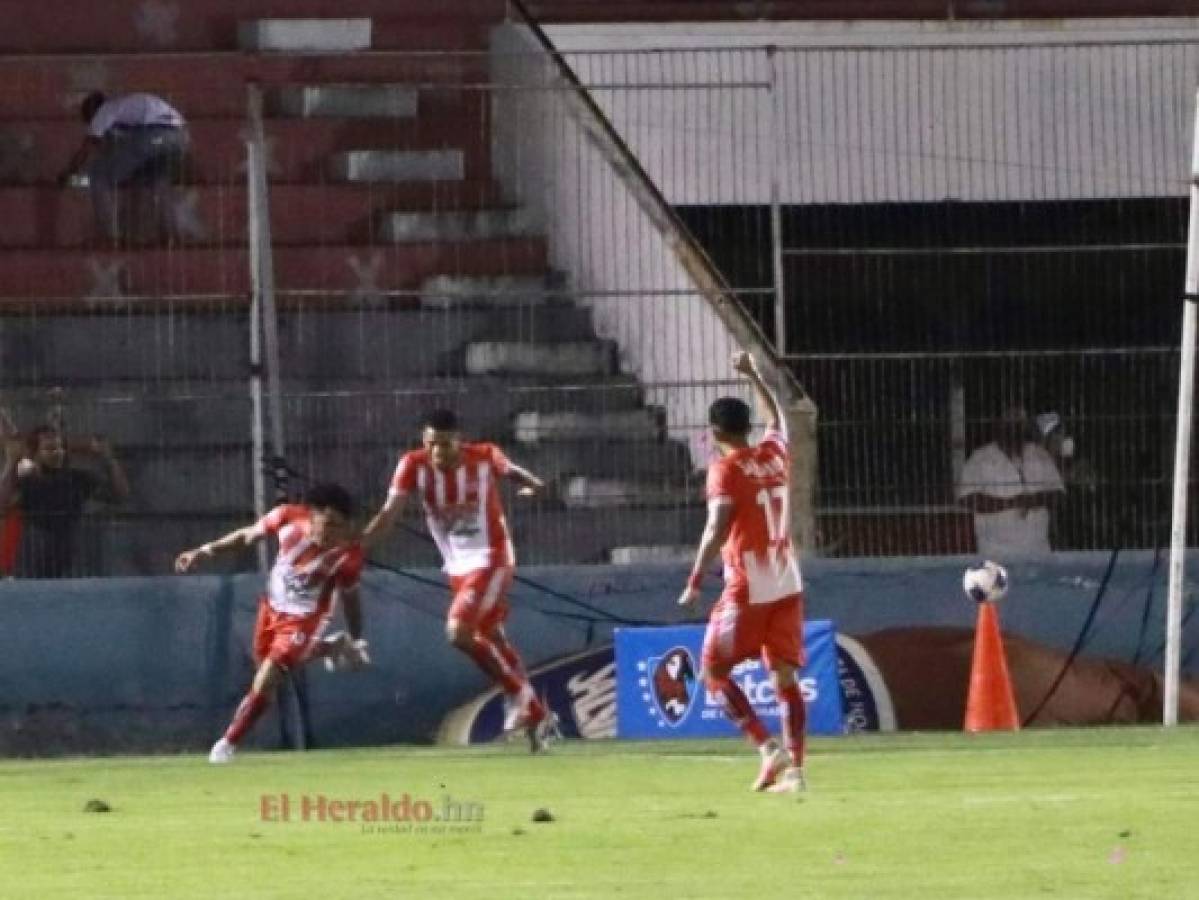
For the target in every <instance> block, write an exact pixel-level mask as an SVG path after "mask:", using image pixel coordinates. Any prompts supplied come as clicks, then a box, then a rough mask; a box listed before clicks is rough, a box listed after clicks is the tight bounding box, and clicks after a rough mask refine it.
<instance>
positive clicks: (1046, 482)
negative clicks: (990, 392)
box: [957, 406, 1065, 561]
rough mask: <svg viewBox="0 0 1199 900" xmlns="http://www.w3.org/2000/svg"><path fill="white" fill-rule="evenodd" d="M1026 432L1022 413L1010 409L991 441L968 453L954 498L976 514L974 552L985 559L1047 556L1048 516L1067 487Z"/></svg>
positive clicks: (1019, 408) (1040, 447) (1045, 453)
mask: <svg viewBox="0 0 1199 900" xmlns="http://www.w3.org/2000/svg"><path fill="white" fill-rule="evenodd" d="M1028 430H1029V422H1028V417H1027V415H1026V414H1025V412H1024V410H1023V409H1022V408H1021V407H1019V406H1013V407H1009V408H1008V410H1007V411H1006V412H1005V413H1004V415H1003V419H1002V420H1001V421H1000V423H999V429H998V433H997V434H996V438H995V440H994V441H992V442H991V443H989V444H984V445H983V446H981V447H979V448H978V449H977V450H975V451H974V452H973V453H971V454H970V458H969V459H967V460H966V465H965V466H964V467H963V468H962V475H961V480H960V482H959V484H958V490H957V494H958V499H959V500H961V501H962V502H963V503H964V504H965V505H966V506H967V507H969V508H970V510H971V511H972V512H973V513H974V538H975V543H976V545H977V546H976V549H977V550H978V553H979V554H981V555H982V556H985V557H987V558H988V559H995V560H1001V561H1002V560H1007V559H1011V558H1013V557H1028V556H1043V555H1045V554H1048V553H1049V552H1050V547H1049V512H1050V509H1051V507H1052V506H1053V504H1054V503H1055V501H1056V500H1057V498H1058V496H1059V495H1061V494H1062V493H1063V492H1064V491H1065V485H1064V484H1063V483H1062V476H1061V473H1059V472H1058V470H1057V466H1056V465H1054V462H1053V457H1051V456H1050V455H1049V452H1048V451H1047V450H1045V448H1044V447H1042V446H1041V445H1040V444H1038V443H1036V442H1035V441H1032V440H1030V439H1029V431H1028Z"/></svg>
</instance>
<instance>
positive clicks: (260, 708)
mask: <svg viewBox="0 0 1199 900" xmlns="http://www.w3.org/2000/svg"><path fill="white" fill-rule="evenodd" d="M270 704H271V698H270V695H269V694H259V693H257V692H256V691H253V690H251V691H250V692H249V693H248V694H246V696H245V697H243V698H242V701H241V703H239V704H238V706H237V712H235V713H234V714H233V721H232V722H230V723H229V727H228V728H227V729H225V740H227V741H228V742H229V743H230V744H236V743H237V742H238V741H240V740H241V739H242V737H243V736H244V735H245V733H246V732H247V731H249V730H250V728H251V727H252V726H253V725H254V723H255V722H257V721H258V719H259V718H260V717H261V716H262V714H263V713H264V712H266V708H267V707H268V706H270Z"/></svg>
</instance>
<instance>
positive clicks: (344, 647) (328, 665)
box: [321, 631, 350, 672]
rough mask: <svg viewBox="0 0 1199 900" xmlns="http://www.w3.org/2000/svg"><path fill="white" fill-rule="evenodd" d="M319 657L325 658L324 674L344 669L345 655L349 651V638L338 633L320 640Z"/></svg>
mask: <svg viewBox="0 0 1199 900" xmlns="http://www.w3.org/2000/svg"><path fill="white" fill-rule="evenodd" d="M321 648H322V653H321V655H322V656H323V657H324V658H325V671H326V672H340V671H341V670H342V669H344V668H345V667H346V654H347V653H348V652H349V649H350V636H349V634H347V633H346V632H344V631H338V632H335V633H333V634H331V635H329V636H328V637H326V638H322V639H321Z"/></svg>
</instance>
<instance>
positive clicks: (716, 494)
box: [707, 429, 803, 603]
mask: <svg viewBox="0 0 1199 900" xmlns="http://www.w3.org/2000/svg"><path fill="white" fill-rule="evenodd" d="M788 464H789V458H788V453H787V439H786V436H785V435H784V434H783V433H782V432H780V431H777V430H774V429H767V431H766V434H765V435H764V436H763V438H762V441H761V443H759V444H758V445H757V446H754V447H744V448H742V449H739V450H736V451H734V452H733V453H730V454H729V455H728V456H725V457H724V458H722V459H720V460H718V461H716V462H715V463H713V464H712V465H711V466H710V467H709V468H708V484H707V496H708V503H709V504H714V503H718V504H729V505H731V506H732V521H731V528H730V531H729V536H728V539H727V540H726V541H725V543H724V547H723V548H721V557H722V558H723V560H724V580H725V596H727V597H730V598H732V599H733V600H734V601H735V602H737V603H771V602H773V601H775V600H781V599H782V598H784V597H790V596H792V595H794V594H798V593H800V592H801V591H802V590H803V581H802V579H801V578H800V574H799V566H798V564H797V563H796V561H795V556H794V554H793V552H792V549H791V528H790V524H791V515H790V498H789V493H790V488H789V481H790V479H789V475H788Z"/></svg>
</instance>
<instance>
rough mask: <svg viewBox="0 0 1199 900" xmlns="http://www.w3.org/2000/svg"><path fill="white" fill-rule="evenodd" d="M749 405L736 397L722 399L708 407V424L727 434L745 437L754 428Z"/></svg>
mask: <svg viewBox="0 0 1199 900" xmlns="http://www.w3.org/2000/svg"><path fill="white" fill-rule="evenodd" d="M750 418H751V415H750V411H749V404H748V403H746V402H745V401H744V400H738V399H737V398H736V397H721V398H720V399H719V400H717V401H716V402H715V403H713V404H712V405H711V406H709V407H708V424H709V425H711V426H712V427H713V428H717V429H719V430H720V431H723V432H724V433H725V434H729V435H737V436H738V437H745V436H746V435H747V434H749V431H750V429H751V428H752V427H753V426H752V424H751V422H750Z"/></svg>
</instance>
